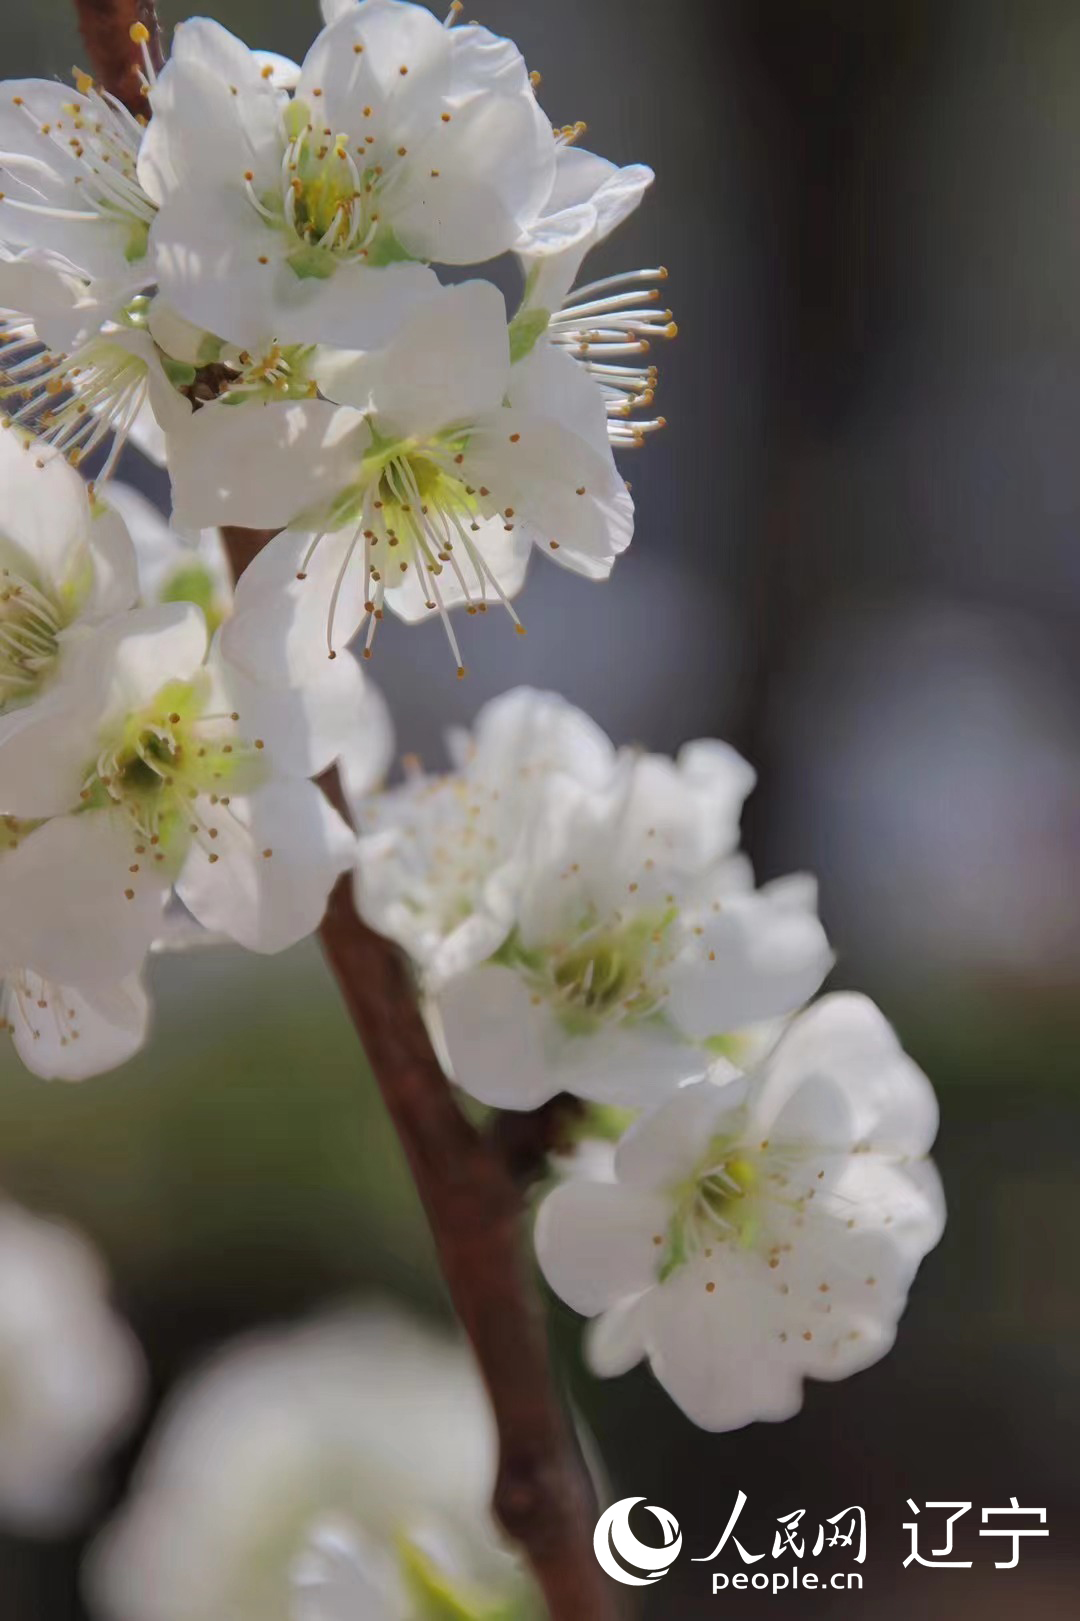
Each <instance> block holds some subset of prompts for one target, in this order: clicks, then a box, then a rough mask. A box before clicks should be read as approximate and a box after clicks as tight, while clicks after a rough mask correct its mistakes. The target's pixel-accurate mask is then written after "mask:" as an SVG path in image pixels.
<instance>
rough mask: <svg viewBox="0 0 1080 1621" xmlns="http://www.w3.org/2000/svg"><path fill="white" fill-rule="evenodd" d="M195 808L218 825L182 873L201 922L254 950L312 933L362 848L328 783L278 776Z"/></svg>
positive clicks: (181, 884)
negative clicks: (325, 789)
mask: <svg viewBox="0 0 1080 1621" xmlns="http://www.w3.org/2000/svg"><path fill="white" fill-rule="evenodd" d="M195 809H196V812H197V813H198V814H199V815H200V817H201V819H202V820H203V821H204V822H205V823H207V825H208V826H213V827H216V828H217V829H218V837H217V838H216V839H214V840H212V841H211V843H210V844H209V846H207V845H205V844H204V843H203V842H198V843H196V844H195V845H193V847H192V849H191V851H190V853H189V855H188V857H187V860H186V861H185V862H184V866H183V869H182V871H181V873H180V876H179V877H178V879H177V881H176V892H177V894H178V895H179V896H180V899H181V900H182V901H183V902H184V904H185V906H187V907H188V909H189V910H190V911H191V912H192V913H193V914H194V915H195V917H197V918H198V920H199V922H200V923H202V924H203V925H204V927H205V928H207V929H210V930H212V931H215V932H218V933H222V934H227V935H229V936H230V937H231V938H232V939H234V940H237V941H239V943H240V944H241V945H243V946H246V947H247V948H248V950H249V951H260V952H276V951H284V950H285V949H286V948H287V947H288V946H291V945H295V944H296V943H297V941H299V940H303V939H304V938H305V937H306V936H307V935H309V934H311V933H312V931H313V930H314V929H316V928H317V927H318V925H319V923H320V922H321V920H322V916H323V913H324V912H325V910H326V901H327V897H328V896H329V894H330V890H331V889H332V888H333V885H334V882H335V880H336V879H337V877H338V876H339V874H340V873H342V872H345V871H347V870H348V868H349V867H350V866H351V865H352V861H353V857H354V850H355V840H354V838H353V836H352V833H351V832H350V830H349V828H348V827H347V826H346V824H345V823H344V822H343V821H342V819H341V817H340V816H339V815H338V813H337V812H336V811H335V810H334V809H333V807H332V806H331V805H330V803H329V802H328V800H327V799H326V796H325V795H324V794H323V793H322V792H321V791H320V789H318V788H317V787H316V786H315V784H314V783H310V782H302V781H287V780H286V781H277V780H274V781H271V782H270V783H268V784H267V786H266V787H264V788H261V789H260V790H259V791H258V792H257V793H254V794H251V795H249V796H247V797H243V798H242V797H240V796H237V797H235V798H233V799H232V800H231V802H230V804H229V805H228V806H227V807H225V808H217V807H214V806H212V805H210V804H209V803H206V804H203V803H202V802H201V801H200V802H198V803H197V804H196V806H195ZM268 852H269V853H268ZM212 857H217V859H216V860H213V859H212Z"/></svg>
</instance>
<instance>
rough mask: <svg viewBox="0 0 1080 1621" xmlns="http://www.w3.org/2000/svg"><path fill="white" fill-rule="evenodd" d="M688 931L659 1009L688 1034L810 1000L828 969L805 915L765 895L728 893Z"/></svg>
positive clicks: (734, 1026) (735, 1026) (715, 1030)
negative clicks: (695, 931)
mask: <svg viewBox="0 0 1080 1621" xmlns="http://www.w3.org/2000/svg"><path fill="white" fill-rule="evenodd" d="M699 926H700V928H701V930H702V932H701V934H700V936H695V937H694V939H693V942H692V944H690V945H688V946H687V948H686V950H685V951H684V953H683V955H682V956H681V957H680V958H679V960H678V962H677V963H676V964H675V965H673V967H672V970H671V983H670V989H669V992H668V999H667V1004H666V1011H667V1014H668V1016H669V1018H671V1019H672V1020H673V1021H674V1022H675V1024H676V1025H677V1026H678V1028H679V1029H680V1030H682V1031H684V1032H685V1033H686V1034H687V1035H688V1036H689V1037H691V1038H696V1039H698V1040H704V1039H705V1038H706V1037H708V1036H714V1035H722V1034H725V1033H726V1032H728V1031H731V1030H739V1029H741V1028H742V1027H743V1026H744V1025H750V1024H756V1023H758V1022H759V1021H760V1020H763V1019H771V1018H775V1017H776V1016H777V1015H779V1014H782V1013H791V1012H793V1011H794V1010H795V1009H796V1008H798V1007H801V1006H802V1005H803V1003H805V1002H807V1001H809V999H810V997H811V996H813V994H814V992H815V991H816V990H818V989H819V988H820V986H821V983H822V981H823V979H824V978H825V976H826V974H827V973H828V972H829V969H830V968H831V967H832V962H833V956H832V951H831V949H830V947H829V943H828V940H827V939H826V936H825V931H824V929H823V928H822V927H821V924H820V923H819V922H818V920H817V918H816V917H814V916H813V915H812V914H811V913H808V912H803V911H800V910H793V909H790V908H788V907H786V906H783V905H781V906H776V905H774V904H773V903H772V902H771V901H770V900H769V898H768V896H766V895H761V894H757V895H733V896H731V897H730V898H729V899H728V900H727V901H726V902H724V903H722V905H721V907H720V910H719V911H716V912H713V911H703V912H702V913H701V917H700V925H699Z"/></svg>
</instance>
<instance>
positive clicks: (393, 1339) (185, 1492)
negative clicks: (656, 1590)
mask: <svg viewBox="0 0 1080 1621" xmlns="http://www.w3.org/2000/svg"><path fill="white" fill-rule="evenodd" d="M495 1469H496V1443H495V1433H494V1422H493V1419H492V1415H491V1411H490V1408H489V1405H488V1402H487V1399H486V1397H485V1394H484V1391H483V1388H482V1386H481V1383H480V1380H479V1377H478V1375H477V1373H476V1371H475V1367H474V1365H473V1363H472V1361H471V1359H470V1358H469V1357H468V1355H467V1353H466V1352H465V1351H464V1349H463V1348H462V1347H461V1346H460V1345H459V1344H457V1343H456V1342H455V1341H452V1340H449V1339H444V1338H443V1337H442V1336H441V1335H439V1334H436V1333H433V1332H431V1331H428V1330H424V1329H421V1328H420V1327H418V1326H416V1325H415V1324H413V1323H412V1322H411V1321H409V1320H408V1319H405V1318H403V1317H400V1316H398V1315H397V1314H395V1313H392V1312H390V1311H388V1310H384V1309H369V1310H368V1311H365V1312H361V1313H358V1314H356V1315H355V1316H344V1317H341V1318H340V1319H328V1320H324V1321H321V1322H316V1323H313V1324H311V1325H310V1326H307V1327H302V1328H300V1329H296V1330H292V1331H289V1332H285V1333H277V1334H274V1335H265V1336H260V1337H256V1338H253V1339H251V1340H249V1341H247V1342H242V1343H240V1344H239V1345H237V1346H235V1347H233V1348H231V1349H227V1350H226V1351H225V1352H224V1353H223V1354H222V1355H221V1356H219V1357H218V1359H217V1360H216V1362H214V1363H213V1364H212V1365H211V1366H210V1367H209V1369H207V1370H206V1371H205V1372H203V1373H202V1374H201V1375H199V1376H197V1377H196V1378H195V1379H194V1380H193V1381H192V1382H191V1383H189V1385H188V1386H187V1387H186V1388H185V1389H183V1390H182V1391H181V1392H180V1393H179V1394H178V1395H177V1396H176V1397H174V1398H173V1401H172V1404H171V1407H170V1410H169V1412H168V1414H167V1416H166V1418H165V1420H164V1422H163V1425H162V1428H161V1430H160V1431H159V1433H158V1434H157V1435H156V1436H154V1437H153V1438H152V1439H151V1442H150V1445H149V1449H148V1453H147V1455H146V1457H145V1458H144V1461H143V1463H142V1465H141V1467H140V1469H139V1471H138V1473H137V1475H136V1479H135V1485H134V1489H133V1493H132V1497H131V1499H130V1501H129V1503H128V1504H127V1506H126V1507H125V1508H124V1509H123V1510H122V1511H121V1514H120V1517H119V1519H118V1521H117V1522H116V1524H115V1525H114V1526H113V1527H111V1528H110V1529H109V1530H108V1531H107V1532H106V1534H105V1537H104V1539H103V1541H102V1543H101V1544H100V1545H99V1546H98V1548H97V1549H96V1550H95V1551H94V1553H93V1554H92V1556H91V1561H90V1568H89V1588H90V1597H91V1600H92V1602H93V1603H94V1606H95V1614H99V1615H100V1616H102V1617H103V1618H104V1621H205V1618H206V1617H207V1616H218V1615H225V1614H228V1616H229V1618H230V1621H337V1615H338V1614H339V1613H342V1612H341V1610H340V1605H342V1604H344V1603H345V1602H346V1598H347V1597H349V1596H350V1595H351V1597H352V1598H353V1599H354V1600H355V1601H356V1602H358V1603H359V1604H360V1606H361V1607H360V1608H358V1609H356V1610H355V1611H349V1610H347V1609H346V1610H345V1611H344V1613H346V1614H348V1615H349V1617H350V1621H352V1617H353V1616H355V1617H357V1618H359V1617H363V1618H364V1621H376V1618H379V1621H381V1617H382V1616H385V1617H386V1618H387V1621H411V1618H412V1617H413V1616H414V1615H416V1614H428V1613H432V1612H431V1611H430V1605H431V1601H432V1598H433V1595H434V1594H436V1593H441V1594H442V1595H443V1603H444V1605H445V1606H447V1612H446V1613H457V1609H456V1608H453V1606H454V1605H455V1604H456V1606H457V1607H459V1608H460V1609H461V1611H462V1613H472V1609H473V1606H474V1605H475V1611H476V1612H477V1613H481V1614H483V1613H487V1612H488V1611H489V1610H494V1609H497V1608H498V1605H499V1603H500V1602H501V1603H502V1604H504V1605H508V1604H509V1603H510V1601H511V1600H515V1599H520V1598H521V1597H522V1595H523V1592H524V1587H523V1578H522V1577H521V1575H520V1573H519V1571H518V1570H517V1568H516V1565H515V1562H514V1561H513V1559H512V1557H511V1556H510V1555H509V1554H508V1552H507V1551H506V1550H505V1549H504V1548H503V1546H502V1545H501V1543H500V1542H499V1541H498V1539H497V1536H496V1533H495V1530H494V1527H493V1524H492V1521H491V1517H490V1510H489V1507H488V1504H489V1501H490V1496H491V1492H492V1489H493V1487H494V1481H495ZM410 1598H411V1599H412V1601H413V1602H412V1605H410V1607H409V1608H404V1609H403V1608H401V1607H400V1606H401V1605H402V1604H404V1603H405V1602H406V1600H408V1599H410ZM418 1598H420V1599H424V1598H426V1599H427V1603H426V1604H424V1603H421V1602H417V1600H418ZM380 1606H381V1609H380ZM513 1613H515V1614H517V1613H519V1612H518V1611H517V1610H515V1611H514V1612H513ZM520 1613H523V1614H524V1613H525V1612H524V1611H522V1612H520Z"/></svg>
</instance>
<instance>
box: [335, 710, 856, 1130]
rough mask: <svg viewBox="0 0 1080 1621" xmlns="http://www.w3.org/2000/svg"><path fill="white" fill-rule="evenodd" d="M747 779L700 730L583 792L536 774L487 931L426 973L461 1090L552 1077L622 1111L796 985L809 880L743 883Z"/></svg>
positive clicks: (809, 921)
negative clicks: (519, 842) (524, 831)
mask: <svg viewBox="0 0 1080 1621" xmlns="http://www.w3.org/2000/svg"><path fill="white" fill-rule="evenodd" d="M751 781H752V775H751V774H750V772H749V770H748V768H747V767H746V766H745V764H744V763H743V762H742V761H741V760H739V759H738V757H737V756H735V755H734V754H733V753H732V752H731V751H729V750H726V749H724V748H723V746H722V745H719V744H709V743H705V742H701V743H697V744H692V745H689V746H688V747H687V748H686V749H684V750H683V751H682V753H681V754H680V756H679V758H678V760H677V761H675V762H672V761H668V760H665V759H662V758H661V757H658V756H650V755H640V756H635V755H632V754H628V755H624V756H623V757H622V759H621V760H620V762H619V769H618V770H617V771H616V772H615V774H614V776H613V779H612V782H611V784H610V785H609V786H608V787H606V788H604V789H602V790H600V791H599V792H597V791H591V790H589V789H587V788H584V787H582V785H581V784H580V783H578V782H575V781H574V780H573V779H571V778H568V777H566V776H563V775H560V774H558V773H554V774H552V775H551V776H550V777H549V779H548V781H547V782H546V784H544V785H543V786H542V788H541V790H540V791H539V792H538V794H537V800H538V803H537V807H536V813H535V817H534V820H533V821H532V822H531V823H530V825H529V828H528V837H527V839H526V841H525V844H524V847H523V849H522V853H521V865H520V868H519V870H518V872H517V873H516V874H515V879H516V882H515V885H514V891H513V896H512V901H511V904H509V905H504V907H503V910H502V912H501V914H499V921H500V922H501V923H502V925H503V928H504V931H505V932H504V934H503V938H502V940H501V941H500V943H499V944H498V946H497V947H496V948H495V949H493V950H492V952H491V954H490V955H489V957H488V958H487V960H486V961H484V962H482V963H480V964H478V965H472V964H467V963H465V964H462V965H461V966H460V967H458V968H457V970H456V971H455V972H452V973H446V974H444V975H443V976H441V977H440V978H439V979H438V980H437V981H436V980H431V981H430V982H429V986H428V989H429V993H430V995H431V998H432V1001H433V1003H434V1005H435V1008H436V1009H437V1013H438V1021H439V1030H440V1034H441V1039H442V1041H443V1043H444V1046H445V1051H446V1054H447V1056H448V1058H449V1062H450V1065H451V1070H452V1073H453V1074H454V1076H455V1078H456V1079H457V1080H458V1082H459V1084H460V1085H461V1086H462V1087H464V1088H465V1089H466V1090H467V1091H469V1092H470V1093H471V1094H472V1095H473V1096H474V1097H477V1098H479V1099H480V1100H481V1101H482V1102H484V1103H488V1104H492V1105H495V1106H497V1107H500V1108H517V1109H529V1108H535V1107H537V1106H538V1105H539V1104H541V1103H543V1102H544V1101H545V1100H546V1099H548V1098H550V1097H552V1096H554V1095H555V1094H556V1093H558V1092H562V1091H565V1092H570V1093H572V1094H574V1095H575V1096H578V1097H583V1098H588V1099H591V1100H594V1101H597V1102H601V1103H614V1104H618V1105H622V1106H628V1107H636V1106H639V1105H642V1104H645V1103H648V1102H650V1101H652V1100H655V1099H656V1098H657V1097H659V1096H660V1095H662V1094H663V1092H664V1091H666V1090H669V1089H670V1088H672V1087H674V1086H677V1085H679V1084H681V1083H682V1082H685V1081H688V1080H691V1079H694V1078H695V1077H698V1076H700V1075H701V1074H702V1073H703V1072H704V1070H705V1069H706V1068H707V1067H708V1064H709V1062H710V1056H711V1055H715V1054H716V1053H717V1052H721V1051H724V1052H726V1051H728V1050H733V1049H732V1048H731V1046H730V1038H731V1036H732V1035H733V1034H735V1035H737V1033H738V1032H741V1031H742V1030H743V1029H744V1028H745V1027H747V1026H753V1025H756V1024H758V1023H759V1022H761V1021H766V1020H772V1019H775V1018H777V1017H779V1016H781V1015H784V1014H788V1013H791V1012H793V1011H794V1010H795V1009H796V1008H798V1007H799V1006H801V1005H802V1004H803V1003H804V1002H806V1001H807V1000H808V999H809V997H810V996H812V995H813V994H814V992H815V991H816V990H817V989H818V988H819V986H820V985H821V982H822V980H823V979H824V977H825V975H826V973H827V972H828V970H829V968H830V966H831V962H832V956H831V953H830V950H829V946H828V942H827V940H826V938H825V934H824V931H823V930H822V928H821V925H820V923H819V922H818V919H817V916H816V910H815V899H816V892H815V889H814V886H813V884H812V883H810V882H808V881H806V880H802V879H789V880H785V881H784V882H783V883H780V884H777V885H766V886H765V887H764V888H763V889H761V890H755V888H754V880H753V875H752V872H751V870H750V867H749V864H748V862H747V861H746V859H745V858H744V857H742V856H740V855H739V854H737V853H736V846H737V842H738V811H739V807H740V805H741V802H742V798H743V796H744V795H745V792H746V789H747V787H748V785H749V783H750V782H751ZM361 848H363V845H361ZM362 897H363V890H362V889H361V899H362Z"/></svg>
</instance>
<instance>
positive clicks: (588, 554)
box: [463, 410, 634, 579]
mask: <svg viewBox="0 0 1080 1621" xmlns="http://www.w3.org/2000/svg"><path fill="white" fill-rule="evenodd" d="M463 472H464V473H465V474H466V475H467V476H468V479H469V482H470V483H471V484H474V485H475V486H476V487H477V488H481V487H483V486H487V487H489V488H490V489H491V491H492V492H493V494H494V496H495V499H496V500H497V501H498V503H499V506H500V508H502V509H504V510H505V509H506V508H510V509H512V511H513V512H514V514H515V522H517V523H520V524H522V525H525V526H526V527H527V528H528V529H529V530H530V532H531V533H532V534H533V537H534V539H535V542H536V544H537V545H538V546H540V547H541V549H542V550H544V551H545V552H548V553H549V554H550V555H551V556H552V557H553V558H554V560H555V561H556V562H557V563H560V564H562V566H563V567H564V568H569V569H573V570H574V571H575V572H577V573H581V574H584V575H585V576H586V577H587V578H589V579H605V578H606V577H607V575H608V574H609V573H610V572H611V568H612V565H613V563H614V561H615V558H616V557H617V556H618V555H619V553H620V552H623V551H625V550H626V548H627V546H629V544H630V539H631V536H632V535H633V530H634V505H633V502H632V501H631V499H630V496H629V494H628V492H627V489H626V485H625V484H624V482H623V480H622V479H621V478H620V477H619V474H618V472H617V470H616V468H615V463H614V461H613V460H612V458H611V454H610V452H608V454H607V456H606V457H605V456H603V455H601V454H600V453H599V452H598V451H597V450H596V449H595V448H594V447H593V446H591V445H589V444H587V443H586V442H585V441H584V440H583V439H581V438H579V437H578V435H577V434H574V433H572V432H571V431H570V430H569V429H567V428H564V427H562V426H561V425H560V424H559V423H557V422H553V421H551V420H548V419H545V418H542V417H535V416H529V415H526V414H525V413H524V412H519V411H513V410H504V411H498V412H494V413H492V415H491V416H489V417H487V418H485V419H484V420H483V421H481V422H479V423H477V424H476V427H475V429H474V431H473V433H472V434H471V435H470V438H469V443H468V446H467V449H466V452H465V464H464V468H463Z"/></svg>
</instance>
